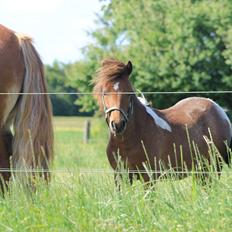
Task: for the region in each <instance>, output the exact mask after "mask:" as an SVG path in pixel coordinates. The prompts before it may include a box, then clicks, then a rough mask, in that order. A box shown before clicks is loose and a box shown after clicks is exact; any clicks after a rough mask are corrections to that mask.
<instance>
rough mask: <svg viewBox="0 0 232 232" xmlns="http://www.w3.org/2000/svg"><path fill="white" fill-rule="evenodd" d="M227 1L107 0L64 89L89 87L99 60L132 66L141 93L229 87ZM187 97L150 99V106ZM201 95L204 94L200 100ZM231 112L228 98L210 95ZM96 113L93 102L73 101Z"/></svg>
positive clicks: (231, 5) (231, 35)
mask: <svg viewBox="0 0 232 232" xmlns="http://www.w3.org/2000/svg"><path fill="white" fill-rule="evenodd" d="M231 15H232V1H229V0H221V1H217V0H199V1H191V0H185V1H179V0H157V1H154V0H141V1H134V0H128V1H120V0H112V1H107V2H105V3H104V5H103V7H102V14H101V15H100V16H99V18H98V21H97V23H98V27H97V29H96V30H94V31H92V32H90V35H91V36H92V37H93V39H94V42H93V43H92V44H90V45H89V46H87V47H86V48H85V49H84V51H83V54H84V59H83V60H82V61H79V62H76V63H75V64H73V65H72V67H71V70H72V71H71V73H72V75H70V76H69V77H68V78H69V84H70V85H71V86H72V87H73V88H78V89H79V90H81V91H84V92H85V91H87V92H89V91H91V90H92V86H91V85H90V83H91V80H92V76H93V75H94V73H95V71H96V69H97V67H99V65H100V61H101V60H102V59H103V58H106V57H114V58H117V59H120V60H122V61H124V62H127V61H128V60H129V59H130V60H131V61H132V63H133V64H134V72H133V74H132V82H133V84H134V86H135V88H137V89H139V90H141V91H204V90H230V89H231V88H232V77H231V71H232V70H231V69H232V59H231V57H232V42H231V41H232V17H231ZM187 96H190V95H171V96H163V95H159V96H157V95H149V96H147V97H148V98H149V100H151V101H152V102H154V103H155V104H154V106H155V107H165V106H170V105H172V104H173V103H175V102H176V101H177V100H178V99H179V98H184V97H187ZM203 96H206V95H203ZM210 97H211V98H213V99H214V100H217V101H219V103H221V104H222V105H224V106H226V107H228V108H231V95H229V94H227V95H226V94H225V95H210ZM78 104H80V105H82V107H83V110H91V111H92V110H95V109H96V108H95V105H94V102H93V99H92V97H90V96H83V97H81V98H80V99H78Z"/></svg>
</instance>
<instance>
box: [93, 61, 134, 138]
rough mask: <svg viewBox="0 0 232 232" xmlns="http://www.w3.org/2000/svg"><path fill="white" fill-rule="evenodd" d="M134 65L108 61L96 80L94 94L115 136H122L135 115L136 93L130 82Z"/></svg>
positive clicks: (103, 63) (103, 64) (103, 65)
mask: <svg viewBox="0 0 232 232" xmlns="http://www.w3.org/2000/svg"><path fill="white" fill-rule="evenodd" d="M131 72H132V63H131V62H130V61H129V62H128V63H127V64H124V63H122V62H120V61H117V60H113V59H107V60H104V61H103V62H102V66H101V68H100V69H99V70H98V72H97V76H96V78H95V82H94V83H95V87H94V93H95V96H96V98H97V101H98V105H99V106H100V109H101V110H102V111H103V112H104V113H105V118H106V122H107V124H108V126H109V128H110V130H111V132H112V133H113V134H114V135H122V134H123V133H124V132H125V130H126V127H127V124H128V121H129V118H130V116H131V115H132V114H133V95H134V91H133V88H132V86H131V84H130V81H129V76H130V74H131Z"/></svg>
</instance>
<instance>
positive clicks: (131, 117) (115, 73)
mask: <svg viewBox="0 0 232 232" xmlns="http://www.w3.org/2000/svg"><path fill="white" fill-rule="evenodd" d="M131 72H132V63H131V62H130V61H129V62H128V64H126V65H125V64H124V63H122V62H120V61H116V60H112V59H108V60H105V61H103V63H102V67H101V68H100V69H99V71H98V73H97V76H96V79H95V87H94V93H95V96H96V98H97V101H98V104H99V106H100V109H101V110H102V111H103V112H104V113H105V117H106V121H107V124H108V126H109V129H110V132H111V134H110V139H109V143H108V146H107V156H108V159H109V162H110V164H111V166H112V168H113V169H115V170H117V165H118V163H117V158H116V156H118V155H119V156H120V159H121V161H123V162H124V163H125V164H126V168H127V169H128V170H129V178H130V181H131V183H132V179H133V171H134V170H139V171H140V172H141V173H140V175H139V176H142V177H143V179H144V181H145V182H148V181H150V178H149V175H148V174H147V173H146V172H145V169H146V168H145V167H144V164H145V163H147V161H148V162H149V166H150V167H149V168H151V169H152V170H155V171H160V166H159V163H160V162H162V164H163V165H164V166H166V167H170V166H171V167H172V168H174V170H182V171H183V167H181V166H182V165H184V170H186V169H187V170H192V168H193V164H194V165H195V164H196V163H197V161H196V160H197V158H198V157H197V155H199V154H200V155H201V157H204V158H205V160H209V161H210V154H209V143H207V142H206V140H207V138H208V140H210V138H213V142H214V144H215V146H216V148H217V149H218V151H219V152H220V155H221V156H220V157H221V158H223V159H224V161H225V162H226V163H227V164H229V153H228V146H226V144H227V145H228V144H230V143H231V138H232V129H231V124H230V121H229V119H228V117H227V115H226V114H225V112H224V111H223V109H222V108H221V107H220V106H219V105H218V104H216V103H215V102H213V101H212V100H210V99H207V98H201V97H191V98H186V99H184V100H182V101H180V102H178V103H176V104H175V105H174V106H172V107H170V108H168V109H164V110H158V109H153V108H151V107H150V106H149V105H148V104H147V102H146V100H145V99H144V98H142V99H141V98H138V97H137V96H136V94H135V92H134V90H133V87H132V85H131V83H130V81H129V75H130V74H131ZM125 93H128V94H125ZM209 129H210V132H209ZM210 134H211V135H210ZM211 136H212V137H211ZM189 141H190V142H189ZM193 142H194V144H195V145H196V146H195V148H196V149H198V152H199V153H198V154H196V155H194V154H193V153H194V151H193V150H194V147H192V145H193ZM190 144H191V145H190ZM230 146H231V145H230ZM174 148H175V149H174ZM221 165H222V163H221V162H219V160H217V163H216V167H218V170H219V171H220V170H221V167H222V166H221ZM155 177H156V178H157V177H159V173H158V174H156V176H155Z"/></svg>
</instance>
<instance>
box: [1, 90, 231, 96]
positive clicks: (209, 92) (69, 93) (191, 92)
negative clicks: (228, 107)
mask: <svg viewBox="0 0 232 232" xmlns="http://www.w3.org/2000/svg"><path fill="white" fill-rule="evenodd" d="M107 93H108V94H118V93H120V94H122V95H127V94H132V93H136V94H141V92H140V91H135V92H117V93H115V92H107ZM101 94H102V92H97V93H93V92H48V93H0V95H101ZM142 94H144V95H150V94H164V95H166V94H232V90H219V91H216V90H215V91H213V90H212V91H146V92H142Z"/></svg>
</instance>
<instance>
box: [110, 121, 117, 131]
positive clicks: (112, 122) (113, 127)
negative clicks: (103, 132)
mask: <svg viewBox="0 0 232 232" xmlns="http://www.w3.org/2000/svg"><path fill="white" fill-rule="evenodd" d="M111 128H112V129H113V130H114V131H115V130H116V124H115V122H114V121H111Z"/></svg>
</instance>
